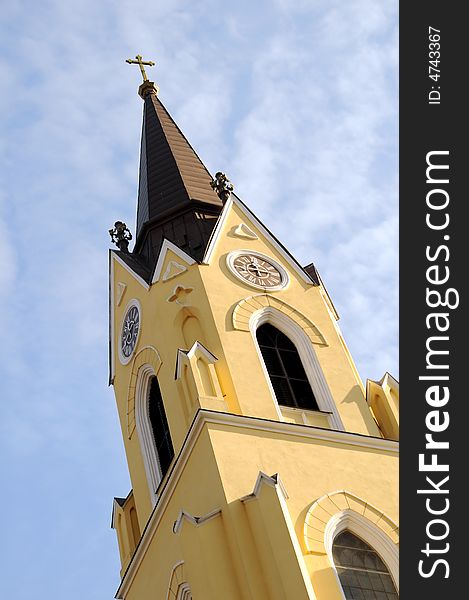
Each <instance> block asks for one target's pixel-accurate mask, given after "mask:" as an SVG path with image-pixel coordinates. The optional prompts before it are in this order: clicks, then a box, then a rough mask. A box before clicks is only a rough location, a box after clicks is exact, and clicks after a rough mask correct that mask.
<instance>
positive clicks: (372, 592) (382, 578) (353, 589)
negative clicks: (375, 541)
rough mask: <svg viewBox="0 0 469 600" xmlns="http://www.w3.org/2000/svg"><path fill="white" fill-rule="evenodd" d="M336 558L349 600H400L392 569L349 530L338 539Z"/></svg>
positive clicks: (345, 593) (343, 532) (334, 552)
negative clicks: (361, 599)
mask: <svg viewBox="0 0 469 600" xmlns="http://www.w3.org/2000/svg"><path fill="white" fill-rule="evenodd" d="M332 556H333V558H334V563H335V566H336V569H337V573H338V575H339V579H340V583H341V585H342V589H343V591H344V595H345V598H346V600H354V599H356V598H363V599H364V600H397V599H398V597H399V595H398V593H397V590H396V586H395V585H394V582H393V580H392V578H391V575H390V573H389V569H388V568H387V566H386V565H385V564H384V562H383V561H382V559H381V557H380V556H379V555H378V553H377V552H375V551H374V550H373V548H371V546H369V545H368V544H366V543H365V542H364V541H363V540H361V539H360V538H359V537H357V536H356V535H354V534H353V533H351V532H350V531H348V530H347V529H345V530H344V531H342V533H339V535H338V536H337V537H336V538H335V540H334V543H333V545H332Z"/></svg>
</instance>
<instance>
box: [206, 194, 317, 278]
mask: <svg viewBox="0 0 469 600" xmlns="http://www.w3.org/2000/svg"><path fill="white" fill-rule="evenodd" d="M233 205H234V206H236V207H237V208H238V209H239V210H240V211H241V213H242V214H243V215H244V216H245V217H246V220H248V221H252V223H253V225H254V226H255V227H256V229H258V230H259V231H260V233H262V235H263V236H264V237H265V238H266V240H267V241H268V242H269V243H270V244H271V245H272V246H273V247H274V248H275V250H276V251H277V252H278V253H279V254H280V256H281V257H282V258H283V259H284V260H285V261H286V262H287V263H288V264H289V265H290V266H291V268H292V269H293V271H295V272H296V274H297V275H298V276H299V277H300V279H302V280H303V282H304V283H306V284H308V285H309V286H313V285H315V284H314V283H313V282H312V281H311V279H310V278H309V276H308V275H307V274H306V273H305V271H304V270H303V268H302V267H301V265H300V264H299V263H298V262H297V261H296V260H295V259H294V258H293V256H292V255H291V254H290V253H289V252H287V250H286V249H285V248H284V247H283V246H282V245H281V244H280V242H279V241H278V240H277V239H276V238H275V237H274V236H273V235H272V234H271V233H270V231H269V230H268V229H267V228H266V227H265V226H264V225H263V224H262V223H261V222H260V221H259V220H258V219H257V217H256V216H255V215H254V214H253V213H252V212H251V211H250V210H249V209H248V208H247V206H245V205H244V204H243V203H242V202H241V200H239V198H237V197H236V196H235V195H234V194H231V197H230V199H229V200H228V201H227V202H226V204H225V206H224V208H223V210H222V213H221V215H220V217H219V218H218V223H217V224H216V226H215V229H214V230H213V233H212V237H211V238H210V242H209V244H208V246H207V250H206V251H205V255H204V258H203V260H202V263H203V264H209V263H210V260H211V258H212V255H213V252H214V250H215V248H216V245H217V242H218V240H219V238H220V235H221V232H222V231H223V227H224V225H225V222H226V219H227V217H228V214H229V212H230V210H231V208H232V206H233Z"/></svg>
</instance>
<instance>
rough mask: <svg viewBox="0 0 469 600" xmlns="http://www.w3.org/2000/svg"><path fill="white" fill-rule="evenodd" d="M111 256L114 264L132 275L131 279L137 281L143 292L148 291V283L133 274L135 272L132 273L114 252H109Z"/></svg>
mask: <svg viewBox="0 0 469 600" xmlns="http://www.w3.org/2000/svg"><path fill="white" fill-rule="evenodd" d="M111 256H112V258H113V259H114V260H115V261H116V262H118V263H119V264H120V265H121V267H123V268H124V269H125V270H126V271H127V272H128V273H130V275H132V277H133V278H134V279H135V281H138V283H139V284H140V285H141V286H142V287H143V288H144V289H145V290H147V291H148V290H149V289H150V286H149V285H148V283H147V282H146V281H145V280H144V279H143V278H142V277H140V275H137V273H135V271H132V269H131V268H130V267H129V266H128V265H127V264H126V263H125V262H124V261H123V260H122V259H121V258H120V257H119V256H117V254H116V253H115V252H113V251H111Z"/></svg>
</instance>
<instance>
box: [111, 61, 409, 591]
mask: <svg viewBox="0 0 469 600" xmlns="http://www.w3.org/2000/svg"><path fill="white" fill-rule="evenodd" d="M136 62H138V63H139V64H140V68H141V70H142V74H143V78H144V82H143V84H142V85H141V86H140V88H139V94H140V96H141V97H142V99H143V128H142V141H141V151H140V179H139V190H138V208H137V225H136V230H135V244H134V247H133V250H132V251H130V250H129V241H130V239H131V234H130V232H129V230H128V228H127V226H126V225H125V224H124V223H121V222H117V223H116V224H115V227H114V229H112V230H111V231H110V233H111V237H112V239H113V241H114V242H115V244H116V245H117V247H118V249H116V250H111V251H110V383H111V384H112V385H113V386H114V391H115V396H116V402H117V408H118V413H119V419H120V423H121V427H122V436H123V439H124V445H125V452H126V457H127V463H128V468H129V472H130V479H131V482H132V490H131V491H130V492H129V493H128V495H127V496H126V497H125V498H124V497H122V498H115V499H114V503H113V511H112V527H113V528H114V529H115V531H116V534H117V540H118V546H119V552H120V558H121V565H122V568H121V579H122V580H121V584H120V586H119V589H118V591H117V594H116V598H120V599H125V600H150V599H151V600H176V599H179V600H181V599H184V600H188V599H190V598H192V599H193V600H215V599H217V600H219V599H223V600H306V599H318V600H343V599H344V598H347V599H348V598H367V599H368V598H370V599H373V598H376V599H380V600H381V599H383V600H395V599H396V598H397V595H398V591H397V590H398V540H399V530H398V526H397V517H398V507H397V493H398V490H397V487H398V441H397V440H398V435H399V434H398V423H399V416H398V408H399V386H398V383H397V381H395V380H394V379H393V378H392V377H391V375H389V374H385V376H384V377H383V379H382V380H381V381H376V382H375V381H368V383H367V387H366V389H365V388H364V386H363V384H362V382H361V380H360V377H359V375H358V372H357V369H356V367H355V365H354V362H353V359H352V357H351V355H350V353H349V351H348V349H347V346H346V344H345V341H344V339H343V337H342V335H341V332H340V329H339V327H338V323H337V321H338V315H337V312H336V310H335V308H334V305H333V303H332V301H331V299H330V297H329V296H328V293H327V291H326V289H325V287H324V286H323V283H322V281H321V278H320V276H319V274H318V272H317V271H316V269H315V267H314V265H312V264H310V265H308V266H305V267H303V266H301V265H300V264H299V263H298V262H297V261H296V260H295V258H294V257H293V256H292V255H291V254H290V252H289V251H288V250H287V249H286V248H285V247H284V246H283V245H282V244H281V243H280V242H279V241H278V240H277V239H276V238H275V236H274V235H273V234H272V233H271V232H270V231H269V229H268V228H267V227H266V225H264V224H263V223H261V222H260V221H259V220H258V219H257V218H256V216H255V215H254V213H253V212H251V210H250V209H249V208H248V207H247V206H246V205H245V204H244V203H243V202H242V201H241V200H240V199H239V198H238V197H237V196H236V195H235V194H234V193H233V191H232V190H233V188H232V186H231V184H230V182H229V181H228V180H227V179H226V177H225V176H224V175H223V173H217V174H216V176H215V178H213V177H212V176H211V175H210V173H209V172H208V171H207V169H206V168H205V166H204V165H203V163H202V161H201V160H200V158H199V157H198V155H197V154H196V152H195V151H194V149H193V148H192V146H191V145H190V143H189V142H188V140H187V139H186V138H185V137H184V134H183V133H182V132H181V130H180V129H179V128H178V126H177V125H176V123H175V122H174V120H173V119H172V118H171V116H170V115H169V113H168V112H167V110H166V108H165V107H164V106H163V104H162V103H161V101H160V99H159V97H158V90H157V88H156V86H155V85H154V84H153V83H152V82H150V81H148V79H147V77H146V74H145V71H144V67H143V65H144V64H145V63H143V61H142V59H141V57H137V61H136ZM253 202H254V203H255V199H254V201H253Z"/></svg>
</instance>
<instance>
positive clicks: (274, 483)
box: [241, 471, 288, 502]
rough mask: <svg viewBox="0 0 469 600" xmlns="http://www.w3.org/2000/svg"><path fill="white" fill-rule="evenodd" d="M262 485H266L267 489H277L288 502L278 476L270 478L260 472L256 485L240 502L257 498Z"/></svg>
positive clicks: (276, 474) (285, 491)
mask: <svg viewBox="0 0 469 600" xmlns="http://www.w3.org/2000/svg"><path fill="white" fill-rule="evenodd" d="M263 485H268V486H269V487H273V488H278V491H279V492H280V493H281V494H282V496H283V498H284V499H285V500H288V494H287V490H286V489H285V486H284V485H283V481H282V480H281V479H280V475H279V474H278V473H275V474H274V475H272V476H269V475H266V474H265V473H263V472H262V471H259V475H258V476H257V480H256V485H255V486H254V489H253V491H252V492H251V493H250V494H248V495H247V496H243V497H242V498H241V502H248V501H249V500H254V498H257V497H258V496H259V494H260V492H261V487H262V486H263Z"/></svg>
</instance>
